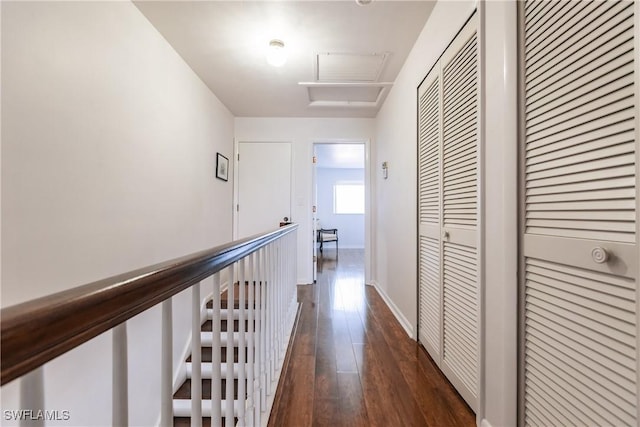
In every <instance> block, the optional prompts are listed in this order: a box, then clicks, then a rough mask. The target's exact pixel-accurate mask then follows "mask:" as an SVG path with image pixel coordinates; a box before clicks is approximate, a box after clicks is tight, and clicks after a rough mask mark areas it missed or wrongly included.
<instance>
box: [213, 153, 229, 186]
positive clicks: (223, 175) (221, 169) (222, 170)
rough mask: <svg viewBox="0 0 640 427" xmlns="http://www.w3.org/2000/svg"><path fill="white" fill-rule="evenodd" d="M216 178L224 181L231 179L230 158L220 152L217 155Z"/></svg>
mask: <svg viewBox="0 0 640 427" xmlns="http://www.w3.org/2000/svg"><path fill="white" fill-rule="evenodd" d="M216 178H218V179H221V180H223V181H228V180H229V159H227V158H226V157H225V156H223V155H222V154H220V153H218V155H217V156H216Z"/></svg>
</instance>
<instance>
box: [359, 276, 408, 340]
mask: <svg viewBox="0 0 640 427" xmlns="http://www.w3.org/2000/svg"><path fill="white" fill-rule="evenodd" d="M370 285H371V286H373V287H374V288H376V291H378V293H379V294H380V296H381V297H382V300H383V301H384V302H385V304H387V307H389V310H391V312H392V313H393V315H394V316H395V318H396V319H397V320H398V322H400V325H401V326H402V327H403V328H404V330H405V332H406V333H407V335H409V337H410V338H411V339H416V337H415V336H414V330H413V325H411V322H409V321H408V320H407V318H406V317H405V316H404V314H402V312H401V311H400V309H399V308H398V306H397V305H396V304H395V303H394V302H393V301H392V300H391V298H389V296H388V295H387V293H386V292H385V291H383V290H382V288H380V285H379V284H378V282H376V281H375V280H372V281H371V283H370Z"/></svg>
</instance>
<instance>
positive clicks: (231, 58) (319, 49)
mask: <svg viewBox="0 0 640 427" xmlns="http://www.w3.org/2000/svg"><path fill="white" fill-rule="evenodd" d="M434 3H435V2H434V1H420V0H419V1H382V0H374V1H373V2H372V3H371V4H369V5H367V6H359V5H357V4H356V3H355V1H354V0H333V1H309V0H303V1H241V0H236V1H147V0H141V1H136V2H135V4H136V6H137V7H138V8H139V9H140V10H141V11H142V13H143V14H144V15H145V16H146V17H147V19H149V21H150V22H151V23H152V24H153V25H154V26H155V27H156V28H157V29H158V31H160V33H161V34H162V35H163V36H164V37H165V38H166V39H167V41H168V42H169V43H170V44H171V45H172V46H173V47H174V48H175V49H176V51H177V52H178V53H179V54H180V55H181V56H182V57H183V58H184V59H185V61H186V62H187V63H188V64H189V65H190V66H191V68H192V69H193V70H194V71H195V72H196V73H197V74H198V75H199V76H200V78H201V79H202V80H203V81H204V82H205V83H206V84H207V85H208V86H209V88H210V89H211V90H212V91H213V92H214V93H215V94H216V96H217V97H218V98H219V99H220V100H221V101H222V102H223V103H224V104H225V105H226V106H227V107H228V108H229V109H230V110H231V112H232V113H233V114H234V115H235V116H238V117H270V116H273V117H277V116H281V117H375V115H376V113H377V111H378V110H379V108H380V106H381V105H382V102H383V101H384V99H385V97H386V95H387V93H388V90H389V88H390V85H387V84H385V83H392V82H393V81H394V80H395V78H396V76H397V74H398V72H399V71H400V68H401V67H402V64H403V63H404V61H405V59H406V57H407V55H408V54H409V51H410V50H411V47H412V46H413V44H414V42H415V40H416V38H417V37H418V35H419V33H420V31H421V30H422V28H423V26H424V24H425V22H426V20H427V18H428V16H429V14H430V13H431V10H432V9H433V5H434ZM272 39H280V40H282V41H284V43H285V45H286V49H287V53H288V60H287V63H286V64H285V65H284V66H283V67H281V68H275V67H272V66H270V65H268V64H267V63H266V59H265V53H266V50H267V46H268V44H269V41H270V40H272ZM326 53H332V54H349V55H336V56H332V57H329V59H330V60H328V59H327V56H326V55H323V54H326ZM353 54H355V56H354V55H353ZM372 54H379V55H378V56H376V57H372V56H371V55H372ZM385 54H387V55H386V59H385V60H384V61H385V62H384V64H383V65H382V68H381V69H380V70H378V71H379V74H378V73H377V71H376V70H373V71H371V72H370V70H367V69H365V68H363V69H357V70H355V69H354V67H355V66H351V65H350V64H360V65H362V66H366V64H367V63H373V64H378V65H379V64H380V58H381V56H384V55H385ZM366 55H369V56H370V57H371V58H370V59H368V58H367V57H366ZM343 59H344V60H350V61H351V62H344V61H343ZM318 62H320V63H321V64H329V65H331V66H332V69H331V70H327V75H331V76H333V77H335V75H334V74H331V73H333V72H335V71H336V70H337V71H340V70H342V71H346V74H345V78H347V76H350V75H351V76H356V77H353V78H352V79H351V80H350V81H349V82H346V81H345V80H340V76H338V80H335V78H333V79H332V80H331V82H324V83H319V82H318V70H317V63H318ZM341 67H342V68H341ZM349 71H353V72H354V73H355V74H354V73H349ZM363 76H365V77H366V76H369V77H370V76H375V77H374V78H375V79H376V81H375V82H372V81H371V79H369V81H368V82H367V81H365V82H363V81H362V78H364V77H363ZM299 83H305V84H303V85H301V84H299ZM372 83H374V84H372ZM323 85H324V86H323Z"/></svg>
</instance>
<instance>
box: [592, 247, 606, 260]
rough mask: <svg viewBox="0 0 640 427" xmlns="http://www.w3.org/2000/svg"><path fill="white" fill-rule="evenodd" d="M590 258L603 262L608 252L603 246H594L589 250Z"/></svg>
mask: <svg viewBox="0 0 640 427" xmlns="http://www.w3.org/2000/svg"><path fill="white" fill-rule="evenodd" d="M591 258H593V261H594V262H596V263H598V264H604V263H605V262H607V261H608V260H609V252H607V250H606V249H605V248H602V247H600V246H596V247H595V248H593V249H592V250H591Z"/></svg>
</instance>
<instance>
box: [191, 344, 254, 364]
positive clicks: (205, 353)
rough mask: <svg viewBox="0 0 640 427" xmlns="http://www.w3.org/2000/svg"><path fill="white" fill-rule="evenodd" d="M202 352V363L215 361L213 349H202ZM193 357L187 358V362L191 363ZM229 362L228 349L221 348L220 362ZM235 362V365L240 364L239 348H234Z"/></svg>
mask: <svg viewBox="0 0 640 427" xmlns="http://www.w3.org/2000/svg"><path fill="white" fill-rule="evenodd" d="M201 348H202V351H201V352H200V360H201V361H202V363H207V362H208V363H211V361H212V359H213V353H212V350H211V347H201ZM244 360H247V357H246V355H245V359H244ZM191 361H192V359H191V355H189V357H187V360H186V362H187V363H189V362H191ZM226 361H227V347H221V348H220V362H223V363H226ZM233 361H234V362H235V363H238V347H234V348H233Z"/></svg>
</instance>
